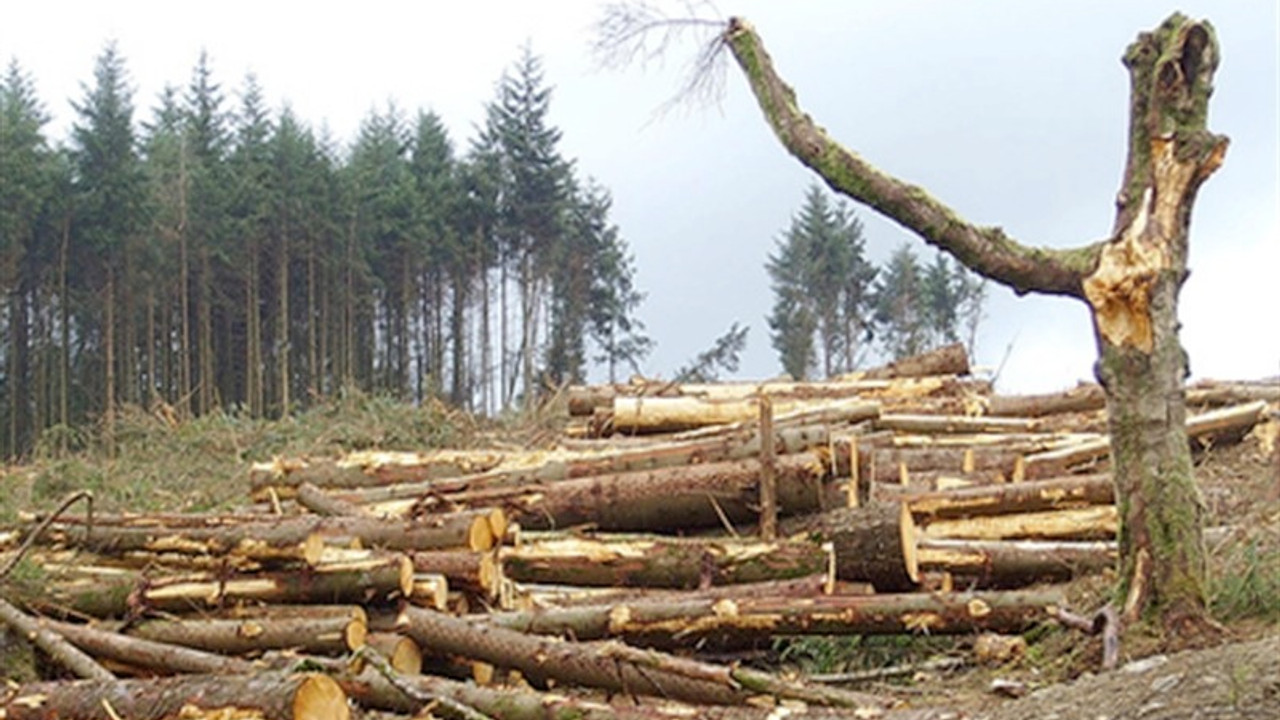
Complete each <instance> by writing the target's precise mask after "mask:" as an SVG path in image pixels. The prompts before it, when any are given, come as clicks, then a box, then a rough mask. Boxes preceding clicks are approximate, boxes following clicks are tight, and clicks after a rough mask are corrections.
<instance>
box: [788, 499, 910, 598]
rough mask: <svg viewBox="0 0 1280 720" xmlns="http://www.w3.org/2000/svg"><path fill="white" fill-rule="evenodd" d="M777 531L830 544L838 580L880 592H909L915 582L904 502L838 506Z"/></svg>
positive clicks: (798, 519) (908, 523) (795, 521)
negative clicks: (859, 584) (855, 583)
mask: <svg viewBox="0 0 1280 720" xmlns="http://www.w3.org/2000/svg"><path fill="white" fill-rule="evenodd" d="M781 529H782V532H783V534H785V535H787V536H796V535H803V536H805V537H806V538H807V539H808V540H809V541H811V542H816V543H830V544H831V547H832V549H833V551H834V553H835V575H836V577H837V578H839V579H841V580H853V581H862V582H869V583H871V584H872V585H873V586H874V587H875V589H876V590H877V591H879V592H893V591H900V590H909V589H913V588H915V587H916V585H918V584H919V582H920V574H919V571H918V570H917V567H916V560H915V547H916V529H915V523H914V521H913V520H912V518H911V513H910V511H909V510H908V508H907V506H906V505H904V504H901V503H882V504H876V505H868V506H866V507H845V508H838V509H836V510H829V511H827V512H824V513H820V514H816V515H810V516H805V517H800V518H795V519H793V520H789V521H788V522H786V523H784V525H783V527H782V528H781Z"/></svg>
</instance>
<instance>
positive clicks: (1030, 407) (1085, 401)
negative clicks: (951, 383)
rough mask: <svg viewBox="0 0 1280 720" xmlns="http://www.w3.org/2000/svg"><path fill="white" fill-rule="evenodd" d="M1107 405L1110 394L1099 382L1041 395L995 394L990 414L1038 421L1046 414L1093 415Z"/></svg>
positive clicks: (988, 412) (988, 408)
mask: <svg viewBox="0 0 1280 720" xmlns="http://www.w3.org/2000/svg"><path fill="white" fill-rule="evenodd" d="M1106 405H1107V396H1106V393H1104V392H1102V388H1101V387H1100V386H1099V385H1098V384H1096V383H1081V384H1080V385H1077V386H1076V387H1073V388H1071V389H1069V390H1063V391H1061V392H1056V393H1044V394H1038V395H994V396H992V397H991V399H990V400H989V401H988V405H987V414H988V415H995V416H1000V417H1023V418H1037V417H1044V416H1046V415H1061V414H1065V413H1079V412H1090V411H1093V410H1101V409H1103V408H1104V407H1106Z"/></svg>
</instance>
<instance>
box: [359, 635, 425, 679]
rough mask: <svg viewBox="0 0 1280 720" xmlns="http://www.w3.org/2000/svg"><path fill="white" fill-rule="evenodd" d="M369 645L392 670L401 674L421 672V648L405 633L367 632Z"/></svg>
mask: <svg viewBox="0 0 1280 720" xmlns="http://www.w3.org/2000/svg"><path fill="white" fill-rule="evenodd" d="M369 647H371V648H373V649H374V650H376V651H377V652H378V653H379V654H380V655H382V656H383V657H384V658H386V659H387V663H388V664H389V665H390V666H391V668H392V669H393V670H395V671H396V672H398V673H400V674H402V675H417V674H419V673H421V672H422V648H420V647H418V643H416V642H414V640H413V638H411V637H409V636H407V635H401V634H399V633H394V632H376V633H370V634H369Z"/></svg>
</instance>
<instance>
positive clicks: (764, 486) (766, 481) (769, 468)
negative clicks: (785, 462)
mask: <svg viewBox="0 0 1280 720" xmlns="http://www.w3.org/2000/svg"><path fill="white" fill-rule="evenodd" d="M759 403H760V441H761V442H760V539H761V540H764V541H765V542H772V541H773V540H775V539H776V538H777V537H778V478H777V472H776V458H775V456H774V449H773V402H772V401H771V400H770V399H769V397H768V396H767V395H761V396H760V400H759Z"/></svg>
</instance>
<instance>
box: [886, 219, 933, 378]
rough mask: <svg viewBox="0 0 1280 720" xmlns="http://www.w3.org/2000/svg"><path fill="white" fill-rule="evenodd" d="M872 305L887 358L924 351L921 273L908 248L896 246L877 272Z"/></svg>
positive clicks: (925, 312) (924, 301)
mask: <svg viewBox="0 0 1280 720" xmlns="http://www.w3.org/2000/svg"><path fill="white" fill-rule="evenodd" d="M875 302H876V310H875V318H876V323H877V327H878V329H879V334H880V341H881V343H882V345H883V346H884V349H885V352H886V353H887V354H888V355H889V356H891V357H893V358H894V359H897V358H902V357H906V356H908V355H915V354H917V353H920V352H923V351H924V350H926V349H928V347H929V325H928V304H927V303H928V300H927V296H926V293H925V285H924V277H923V270H922V269H921V267H920V261H919V258H917V256H916V254H915V252H914V251H913V250H912V249H911V246H910V245H908V244H906V243H903V244H901V245H899V246H898V249H897V250H894V252H893V255H891V256H890V257H889V262H888V264H887V265H885V267H884V269H883V270H881V272H880V278H879V281H878V282H877V284H876V290H875Z"/></svg>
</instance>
